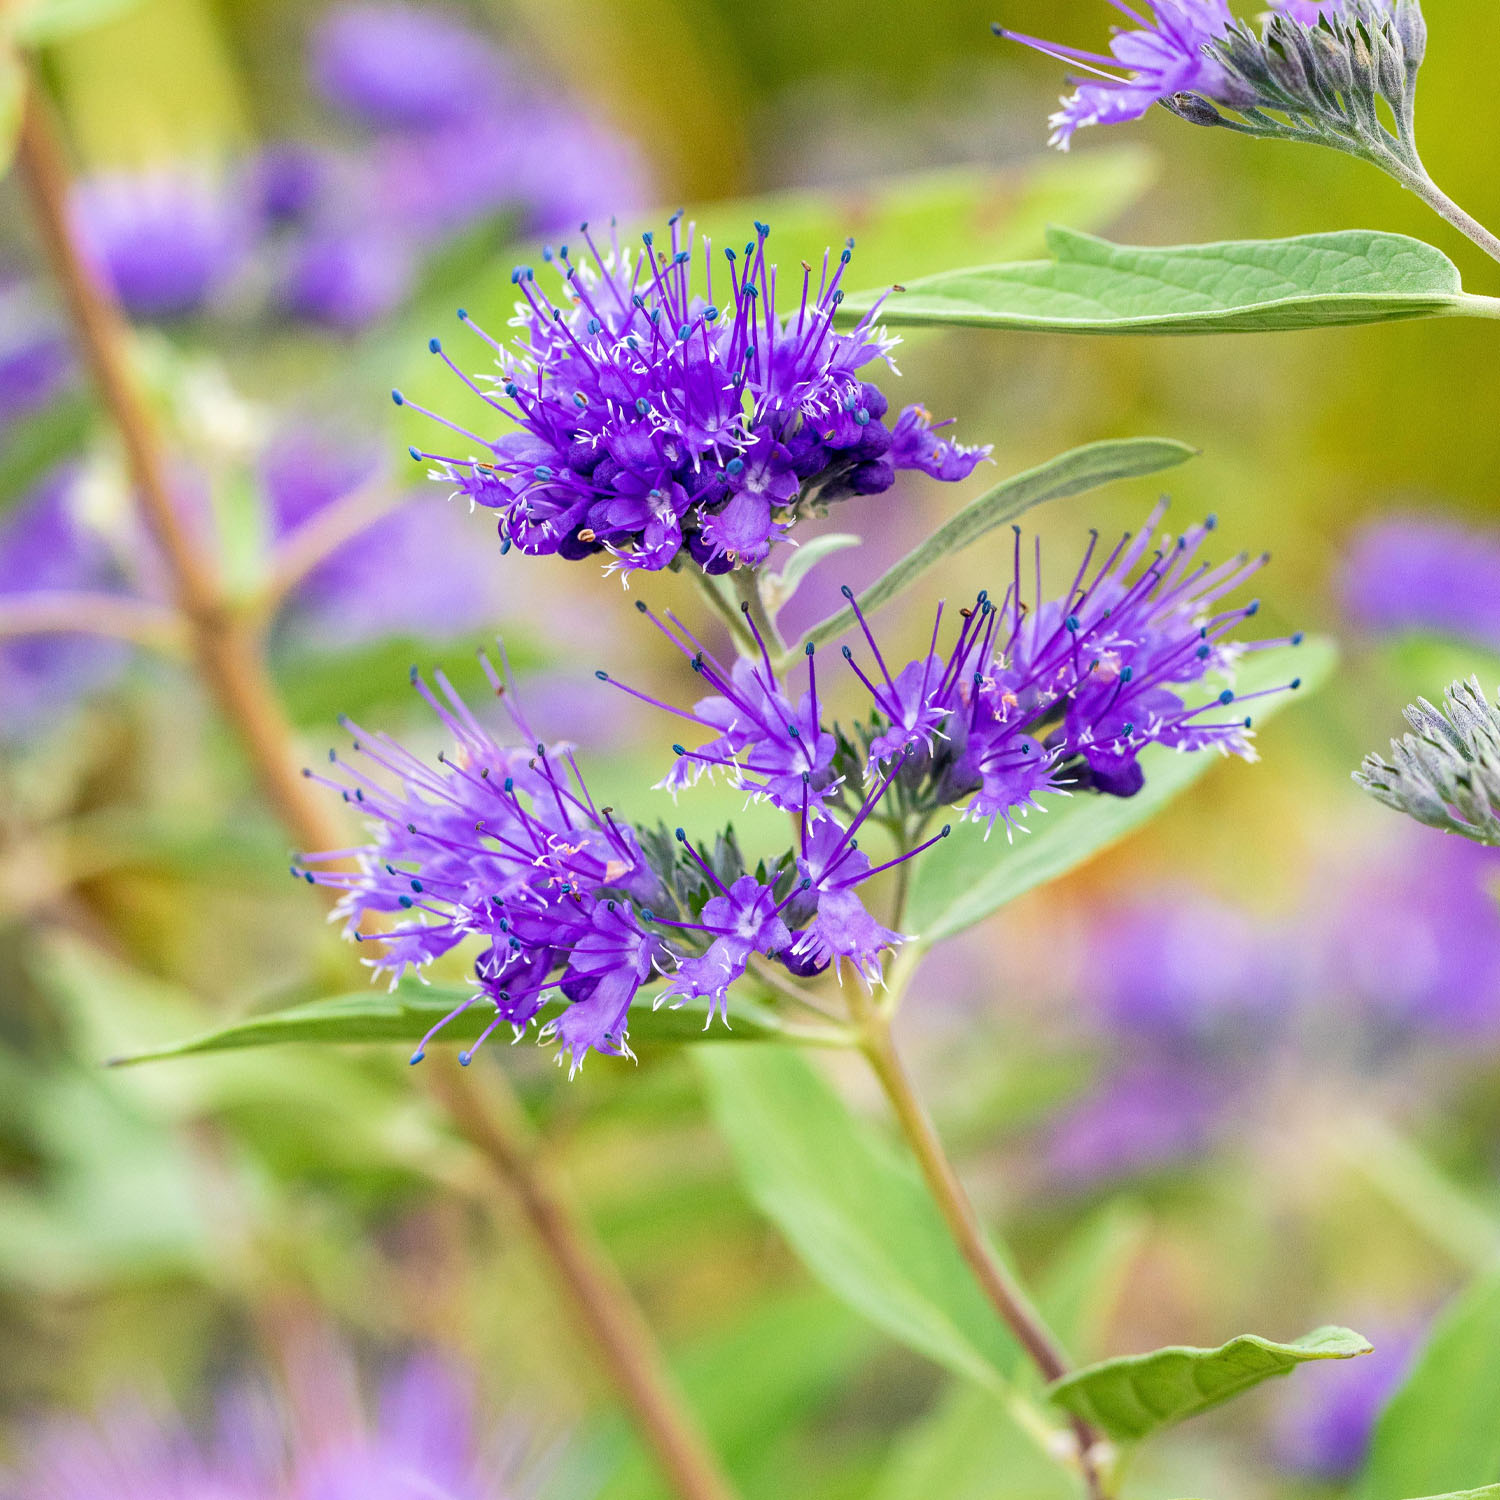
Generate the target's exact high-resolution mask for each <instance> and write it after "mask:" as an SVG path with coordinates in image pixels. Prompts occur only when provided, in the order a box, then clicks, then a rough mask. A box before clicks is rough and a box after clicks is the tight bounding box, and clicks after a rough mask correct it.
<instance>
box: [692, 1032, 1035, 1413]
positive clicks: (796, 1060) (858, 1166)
mask: <svg viewBox="0 0 1500 1500" xmlns="http://www.w3.org/2000/svg"><path fill="white" fill-rule="evenodd" d="M696 1056H697V1060H698V1064H699V1066H700V1068H701V1069H702V1072H703V1077H704V1079H705V1081H706V1083H707V1085H708V1097H709V1103H710V1105H711V1107H712V1109H713V1113H714V1117H715V1119H716V1121H717V1122H718V1125H719V1129H720V1130H721V1131H722V1132H723V1134H724V1137H725V1139H726V1140H728V1142H729V1145H730V1148H731V1149H732V1150H733V1152H734V1156H735V1160H736V1162H737V1163H738V1165H739V1169H740V1175H741V1176H742V1177H743V1179H744V1182H745V1185H746V1187H747V1188H748V1189H749V1192H750V1196H751V1197H752V1198H753V1199H754V1200H755V1203H756V1204H757V1206H758V1207H759V1208H760V1209H761V1211H762V1212H763V1213H765V1215H766V1216H767V1217H768V1218H770V1219H771V1220H772V1221H773V1222H774V1223H775V1224H776V1226H777V1227H778V1228H779V1229H780V1230H781V1232H782V1234H784V1235H785V1236H786V1238H787V1240H788V1242H789V1243H790V1244H791V1246H792V1248H793V1249H794V1250H795V1251H796V1252H797V1253H798V1255H799V1256H801V1258H802V1260H803V1261H804V1262H805V1263H806V1265H807V1267H808V1269H809V1270H811V1271H812V1273H813V1274H814V1275H815V1276H817V1277H818V1278H819V1280H821V1281H822V1282H823V1283H824V1284H825V1285H826V1286H827V1287H828V1288H829V1289H830V1290H831V1291H833V1292H835V1293H836V1294H837V1295H838V1296H840V1297H842V1298H843V1299H844V1300H845V1301H846V1302H848V1303H849V1304H850V1305H851V1306H852V1307H854V1308H856V1309H858V1310H859V1311H860V1312H861V1313H863V1314H864V1315H865V1316H866V1317H867V1318H869V1319H870V1321H871V1322H873V1323H875V1324H876V1325H877V1326H879V1327H881V1328H883V1329H885V1331H886V1332H887V1333H889V1334H890V1335H891V1336H892V1337H893V1338H896V1339H899V1340H900V1341H901V1342H902V1343H904V1344H907V1345H909V1346H910V1347H911V1348H913V1349H916V1350H918V1351H919V1352H920V1353H922V1354H925V1355H926V1356H927V1357H928V1358H929V1359H933V1360H936V1361H937V1362H938V1363H939V1364H941V1365H944V1366H946V1367H947V1368H948V1369H950V1370H952V1371H954V1373H956V1374H959V1375H963V1376H965V1377H966V1378H967V1379H969V1380H974V1381H978V1382H979V1383H980V1384H982V1385H985V1386H988V1387H989V1388H990V1389H991V1390H996V1389H1000V1388H1002V1387H1003V1383H1004V1377H1005V1376H1006V1375H1007V1374H1009V1372H1010V1371H1011V1369H1012V1367H1013V1365H1014V1362H1015V1358H1016V1348H1015V1345H1014V1343H1013V1342H1012V1340H1011V1337H1010V1334H1009V1333H1008V1332H1007V1330H1006V1328H1005V1326H1004V1325H1003V1324H1002V1323H1001V1322H1000V1319H999V1318H998V1316H997V1315H996V1313H995V1311H994V1309H993V1308H991V1306H990V1304H989V1303H988V1302H987V1301H986V1300H985V1298H984V1296H983V1295H982V1294H981V1292H980V1291H979V1288H978V1286H977V1284H976V1283H975V1281H974V1277H973V1275H972V1273H971V1272H970V1271H969V1268H968V1266H967V1265H966V1264H965V1263H964V1260H963V1257H962V1256H961V1255H960V1254H959V1252H958V1250H957V1249H956V1248H955V1247H954V1244H953V1241H952V1239H951V1238H950V1237H949V1235H948V1231H947V1229H946V1228H945V1226H944V1224H943V1221H942V1218H941V1216H940V1215H939V1213H938V1211H937V1208H936V1206H935V1205H934V1204H933V1202H932V1199H931V1198H930V1197H929V1196H928V1193H927V1190H926V1188H925V1187H924V1186H923V1184H922V1182H921V1180H920V1179H919V1177H918V1176H917V1173H916V1170H915V1169H914V1168H913V1167H912V1166H911V1165H910V1164H909V1163H908V1162H906V1161H905V1160H903V1159H902V1158H900V1157H898V1156H897V1155H896V1154H895V1153H894V1151H893V1150H892V1149H891V1148H890V1147H889V1146H888V1145H887V1144H886V1143H885V1141H884V1140H883V1139H882V1138H881V1136H879V1135H878V1134H877V1133H876V1132H875V1130H874V1128H873V1127H871V1126H869V1125H867V1124H865V1123H864V1122H862V1121H860V1120H858V1119H856V1118H855V1117H854V1116H852V1115H851V1114H850V1113H849V1111H848V1109H847V1108H846V1107H845V1105H844V1103H843V1101H842V1100H841V1099H840V1098H839V1096H838V1095H837V1094H836V1093H835V1092H834V1091H833V1090H832V1089H831V1088H830V1087H829V1085H828V1084H827V1083H825V1082H824V1080H823V1078H822V1077H821V1076H820V1075H819V1074H818V1073H817V1072H816V1071H815V1070H814V1069H813V1067H812V1066H811V1065H810V1064H809V1063H808V1062H807V1061H806V1060H805V1059H804V1058H803V1057H802V1056H801V1055H800V1054H798V1053H797V1052H795V1051H793V1050H792V1049H790V1048H787V1047H755V1048H727V1047H704V1048H700V1049H699V1050H698V1052H697V1053H696Z"/></svg>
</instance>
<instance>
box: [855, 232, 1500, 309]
mask: <svg viewBox="0 0 1500 1500" xmlns="http://www.w3.org/2000/svg"><path fill="white" fill-rule="evenodd" d="M1048 249H1049V250H1050V251H1051V255H1052V258H1051V259H1050V260H1042V261H1017V262H1013V263H1011V264H1007V265H995V266H981V267H978V268H976V269H973V270H967V271H947V272H944V273H942V274H940V275H937V276H927V277H923V278H921V279H920V280H916V281H910V282H907V283H906V284H905V285H904V286H902V287H899V288H897V289H895V290H892V291H889V292H885V293H860V294H858V295H855V296H851V297H850V298H849V299H848V300H847V301H846V302H845V303H844V306H843V308H842V309H841V314H842V316H843V317H844V318H845V319H847V320H852V319H854V318H856V317H858V316H859V315H860V314H861V313H863V312H865V311H867V310H868V309H869V308H870V307H872V306H873V305H874V304H875V302H876V301H878V300H879V299H880V297H881V296H884V298H885V301H884V302H883V303H882V305H881V310H880V319H881V321H882V322H883V323H886V324H889V325H890V326H892V327H898V328H899V327H917V326H962V327H974V328H1010V329H1021V330H1031V331H1036V332H1044V333H1161V334H1198V333H1266V332H1273V331H1284V330H1288V329H1298V328H1330V327H1335V326H1339V325H1343V324H1352V323H1387V322H1392V321H1395V320H1398V319H1404V318H1428V317H1456V316H1465V315H1469V316H1477V317H1495V316H1497V315H1500V302H1497V301H1496V300H1495V299H1493V298H1488V297H1473V296H1469V295H1468V294H1466V293H1465V292H1464V289H1463V286H1462V284H1461V282H1460V280H1459V274H1458V269H1457V267H1456V266H1454V264H1453V262H1452V261H1450V260H1449V259H1448V257H1447V256H1445V255H1444V254H1443V253H1442V251H1440V250H1437V249H1434V248H1433V247H1432V246H1431V245H1427V244H1424V243H1423V242H1422V241H1421V240H1414V239H1410V238H1408V237H1407V236H1406V235H1402V234H1382V233H1379V232H1377V231H1375V230H1370V229H1350V230H1344V231H1341V232H1339V233H1336V234H1310V235H1302V236H1299V237H1298V238H1296V239H1286V240H1228V241H1222V242H1220V243H1217V244H1208V245H1172V246H1166V247H1160V248H1158V247H1148V246H1137V245H1116V244H1112V243H1111V242H1110V241H1108V240H1102V239H1098V238H1097V237H1095V236H1094V235H1088V234H1079V233H1076V232H1075V231H1073V230H1070V229H1054V230H1052V231H1051V233H1050V234H1049V235H1048Z"/></svg>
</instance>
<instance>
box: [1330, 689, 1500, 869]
mask: <svg viewBox="0 0 1500 1500" xmlns="http://www.w3.org/2000/svg"><path fill="white" fill-rule="evenodd" d="M1406 721H1407V723H1408V724H1410V725H1411V727H1412V730H1413V732H1412V733H1411V734H1407V735H1403V736H1402V738H1401V739H1399V740H1392V741H1391V753H1390V758H1389V759H1388V760H1387V759H1385V758H1384V757H1382V756H1379V755H1367V756H1366V757H1365V760H1364V764H1363V765H1362V766H1361V767H1360V768H1359V770H1358V771H1356V772H1355V773H1354V779H1355V781H1356V782H1358V783H1359V785H1360V786H1362V787H1363V788H1364V789H1365V790H1366V791H1367V792H1369V793H1370V795H1371V796H1372V797H1375V798H1377V799H1378V800H1379V801H1381V802H1383V803H1385V805H1386V806H1387V807H1393V808H1395V809H1396V811H1397V812H1403V813H1405V814H1406V815H1407V816H1408V817H1411V818H1415V819H1416V820H1417V822H1419V823H1423V824H1426V826H1427V827H1429V828H1440V829H1442V830H1443V831H1444V832H1446V833H1456V834H1458V835H1459V836H1460V837H1461V838H1466V839H1470V840H1472V841H1473V842H1474V843H1476V844H1500V711H1497V710H1496V709H1495V708H1493V707H1492V706H1491V705H1490V702H1489V700H1488V699H1487V698H1486V697H1485V695H1484V689H1483V688H1481V687H1480V685H1479V679H1478V678H1477V677H1471V678H1470V679H1469V681H1468V682H1455V683H1454V684H1453V686H1452V687H1450V688H1449V689H1448V691H1447V692H1446V693H1445V694H1444V695H1443V706H1442V708H1441V709H1439V708H1435V707H1434V706H1433V705H1432V704H1431V703H1429V702H1428V701H1427V700H1426V699H1425V698H1423V699H1421V700H1420V701H1419V702H1417V703H1416V704H1414V705H1413V706H1412V707H1410V708H1408V709H1407V710H1406Z"/></svg>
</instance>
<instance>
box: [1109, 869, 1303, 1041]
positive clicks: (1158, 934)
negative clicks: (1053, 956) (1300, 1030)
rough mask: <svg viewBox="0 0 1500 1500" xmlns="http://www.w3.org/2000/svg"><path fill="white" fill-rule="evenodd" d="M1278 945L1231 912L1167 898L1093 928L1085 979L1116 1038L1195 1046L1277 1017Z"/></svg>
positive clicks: (1114, 914)
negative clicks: (1219, 1035)
mask: <svg viewBox="0 0 1500 1500" xmlns="http://www.w3.org/2000/svg"><path fill="white" fill-rule="evenodd" d="M1284 946H1285V945H1284V944H1281V943H1279V942H1278V941H1276V939H1275V935H1274V934H1272V933H1270V932H1268V931H1267V930H1266V929H1265V928H1264V927H1263V926H1261V925H1260V924H1258V923H1256V922H1255V921H1253V920H1252V919H1251V917H1250V916H1249V914H1248V913H1246V912H1244V911H1242V910H1240V909H1238V908H1236V907H1232V906H1228V905H1225V904H1223V903H1220V902H1215V901H1210V900H1206V899H1204V898H1203V897H1202V896H1200V895H1197V894H1196V893H1194V892H1191V891H1181V892H1176V893H1172V892H1163V893H1161V894H1159V895H1157V896H1154V897H1153V898H1152V899H1151V900H1149V901H1143V902H1140V903H1137V904H1134V905H1131V906H1128V907H1120V908H1116V909H1114V910H1112V911H1107V912H1105V913H1103V914H1102V916H1100V917H1099V918H1098V919H1096V920H1095V921H1094V923H1093V924H1092V925H1091V930H1090V942H1089V950H1088V954H1087V956H1086V958H1085V963H1084V975H1083V980H1084V983H1085V985H1086V987H1087V989H1088V992H1089V994H1090V995H1091V997H1092V998H1093V999H1094V1001H1095V1003H1096V1004H1097V1005H1098V1007H1099V1009H1100V1011H1101V1013H1102V1015H1103V1017H1104V1019H1105V1021H1106V1023H1107V1024H1108V1026H1109V1028H1110V1030H1111V1032H1113V1033H1114V1035H1115V1036H1116V1037H1128V1038H1132V1039H1134V1040H1136V1041H1139V1042H1144V1043H1146V1044H1151V1045H1155V1046H1158V1047H1166V1048H1169V1049H1170V1048H1180V1047H1189V1048H1195V1047H1198V1046H1201V1045H1203V1044H1205V1043H1208V1042H1211V1041H1212V1040H1213V1039H1214V1038H1215V1036H1216V1035H1217V1034H1218V1033H1221V1032H1224V1031H1226V1030H1232V1029H1242V1028H1243V1027H1245V1026H1246V1025H1257V1024H1263V1023H1265V1022H1266V1021H1268V1020H1271V1019H1273V1018H1274V1017H1275V1016H1276V1014H1277V1013H1278V1012H1279V1011H1280V1010H1281V1009H1283V1007H1284V1005H1285V1003H1286V1001H1287V1000H1288V999H1289V997H1290V984H1289V981H1290V978H1291V976H1290V975H1289V973H1288V972H1287V965H1286V963H1285V962H1284V961H1283V959H1282V957H1281V951H1282V949H1283V947H1284Z"/></svg>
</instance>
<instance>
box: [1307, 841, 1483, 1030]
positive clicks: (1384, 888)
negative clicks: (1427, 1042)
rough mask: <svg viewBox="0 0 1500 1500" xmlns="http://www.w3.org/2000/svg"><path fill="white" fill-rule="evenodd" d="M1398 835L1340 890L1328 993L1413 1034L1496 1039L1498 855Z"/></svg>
mask: <svg viewBox="0 0 1500 1500" xmlns="http://www.w3.org/2000/svg"><path fill="white" fill-rule="evenodd" d="M1400 826H1401V827H1402V836H1401V838H1400V839H1399V841H1398V842H1397V843H1396V844H1394V845H1393V846H1392V848H1391V850H1390V852H1389V854H1388V855H1386V856H1385V857H1384V858H1381V859H1376V860H1366V861H1364V862H1363V863H1362V865H1361V866H1360V868H1359V870H1358V871H1357V872H1355V873H1354V874H1353V875H1352V877H1349V878H1347V879H1346V880H1345V881H1344V882H1343V883H1342V885H1341V888H1340V891H1339V901H1338V904H1337V905H1336V907H1335V908H1334V909H1333V911H1332V912H1331V914H1330V915H1329V917H1328V919H1327V922H1328V925H1327V927H1326V929H1325V933H1324V937H1323V946H1324V952H1323V961H1324V964H1325V966H1326V970H1327V973H1326V981H1325V983H1326V987H1327V989H1328V990H1329V991H1330V992H1332V993H1335V994H1343V995H1345V996H1347V997H1348V998H1350V999H1351V1000H1353V1001H1355V1002H1356V1003H1358V1004H1359V1005H1360V1006H1361V1007H1362V1008H1363V1009H1364V1010H1365V1012H1366V1013H1367V1014H1373V1015H1375V1016H1381V1017H1383V1018H1385V1019H1386V1020H1387V1021H1388V1022H1390V1023H1392V1024H1395V1025H1398V1026H1402V1027H1405V1028H1410V1029H1412V1030H1416V1031H1424V1032H1428V1033H1431V1034H1435V1035H1438V1036H1446V1037H1450V1038H1454V1039H1463V1038H1466V1037H1468V1038H1472V1037H1482V1038H1486V1039H1491V1038H1494V1037H1496V1036H1500V901H1497V900H1496V894H1497V891H1500V851H1496V850H1494V849H1487V848H1485V847H1483V846H1482V845H1479V844H1471V843H1468V842H1466V841H1465V840H1463V839H1455V838H1450V837H1448V836H1447V835H1445V834H1442V833H1437V832H1433V831H1431V830H1428V829H1419V828H1410V829H1408V828H1406V827H1405V825H1400Z"/></svg>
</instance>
